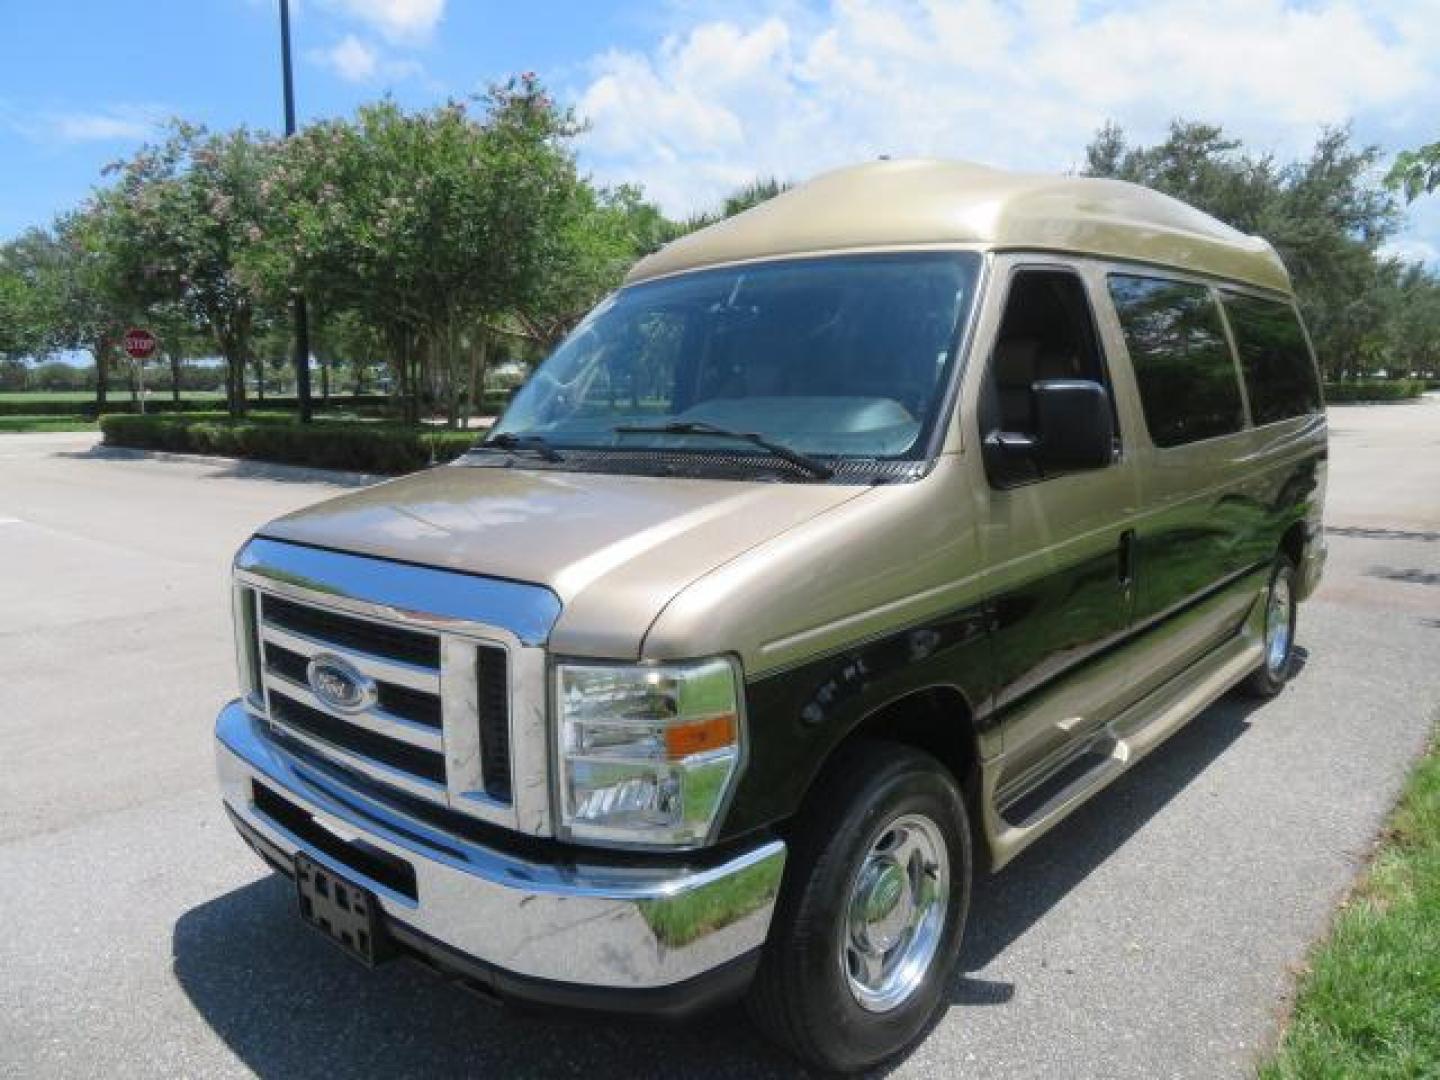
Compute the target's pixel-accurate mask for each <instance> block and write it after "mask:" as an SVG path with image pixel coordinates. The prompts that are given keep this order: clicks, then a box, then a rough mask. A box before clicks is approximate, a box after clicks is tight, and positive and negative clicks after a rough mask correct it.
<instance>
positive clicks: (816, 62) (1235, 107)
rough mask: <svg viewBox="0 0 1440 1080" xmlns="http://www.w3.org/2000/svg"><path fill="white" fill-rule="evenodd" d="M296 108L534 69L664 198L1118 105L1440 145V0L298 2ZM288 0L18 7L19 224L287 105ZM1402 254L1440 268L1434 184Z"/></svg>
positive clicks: (1023, 156)
mask: <svg viewBox="0 0 1440 1080" xmlns="http://www.w3.org/2000/svg"><path fill="white" fill-rule="evenodd" d="M293 7H294V24H293V30H294V37H295V53H296V70H295V77H296V92H297V98H298V104H299V113H300V116H301V119H302V122H303V120H304V119H306V118H312V117H317V116H327V115H334V114H337V113H344V112H347V111H348V110H350V109H352V108H353V107H354V106H355V105H357V104H358V103H360V102H362V101H365V100H369V99H372V98H375V97H377V96H380V95H381V94H384V93H387V92H389V93H392V94H393V95H394V96H395V97H396V98H397V99H399V100H400V101H401V102H403V103H406V104H409V105H424V104H427V103H432V102H436V101H441V100H444V99H445V98H446V97H447V96H458V95H464V94H467V93H470V92H472V91H474V90H476V89H479V88H480V87H482V86H483V85H484V84H485V83H487V82H489V81H491V80H495V79H500V78H503V77H504V76H506V75H507V74H510V73H513V72H519V71H526V70H533V71H536V72H538V73H539V74H540V75H541V76H542V78H544V79H545V80H546V81H547V82H548V83H549V84H550V85H551V86H552V87H553V88H554V89H555V90H556V91H557V92H558V93H559V94H560V96H561V97H562V98H563V99H565V100H568V101H569V102H571V103H573V104H574V105H576V107H577V108H578V109H579V111H580V112H581V113H582V115H584V116H585V117H587V118H588V119H589V120H590V122H591V130H590V131H589V133H588V134H587V135H586V136H585V138H584V140H583V142H582V144H581V161H582V164H583V165H584V166H585V168H586V169H588V170H589V171H591V172H592V173H593V174H594V175H595V176H596V177H597V178H599V179H601V180H603V181H619V180H626V181H635V182H640V183H642V184H644V185H645V187H646V188H647V190H648V191H650V192H651V194H652V195H653V196H654V197H655V198H657V199H658V200H660V202H661V203H662V204H663V205H664V206H665V207H666V208H667V209H668V210H670V211H672V212H676V213H679V212H684V211H688V210H692V209H695V208H698V207H702V206H707V205H710V204H712V203H714V202H715V201H716V200H718V199H719V198H720V197H721V196H722V195H723V194H724V193H725V192H726V191H727V190H729V189H731V188H733V187H735V186H737V185H739V184H741V183H743V182H744V181H746V180H747V179H749V178H751V177H753V176H754V175H756V174H775V175H780V176H784V177H787V178H790V179H794V180H800V179H804V178H805V177H807V176H809V175H811V174H813V173H815V172H817V171H819V170H821V169H824V168H827V167H830V166H833V165H837V164H841V163H844V162H847V161H854V160H858V159H863V158H869V157H874V156H876V155H877V154H880V153H888V154H892V155H895V156H901V155H907V154H929V155H937V156H946V157H968V158H974V159H977V160H982V161H986V162H989V163H991V164H997V165H1008V166H1014V167H1020V168H1035V169H1048V170H1063V169H1067V168H1073V167H1074V166H1075V165H1076V164H1077V163H1078V162H1079V160H1080V157H1081V154H1082V152H1083V148H1084V145H1085V143H1086V141H1087V139H1088V138H1089V136H1090V134H1091V133H1092V132H1093V131H1094V130H1095V128H1096V127H1098V126H1099V125H1100V124H1101V123H1102V122H1104V121H1105V120H1107V119H1115V120H1117V121H1119V122H1120V123H1121V124H1123V125H1124V126H1125V127H1126V129H1127V130H1128V131H1129V132H1130V133H1131V134H1132V135H1133V137H1135V138H1136V139H1140V140H1149V139H1153V138H1155V137H1157V136H1159V135H1161V134H1162V133H1163V130H1164V127H1165V124H1166V122H1167V121H1168V120H1169V119H1170V118H1171V117H1174V116H1186V117H1192V118H1198V119H1208V120H1213V121H1216V122H1219V123H1222V124H1224V125H1225V126H1226V127H1227V128H1229V129H1231V130H1232V131H1233V132H1234V133H1235V134H1237V135H1239V136H1241V137H1243V138H1244V139H1246V140H1247V142H1248V143H1250V144H1252V145H1253V146H1255V147H1257V148H1262V149H1268V150H1273V151H1275V152H1276V153H1277V154H1280V155H1281V156H1287V157H1288V156H1294V155H1296V154H1299V153H1303V152H1304V150H1305V149H1306V148H1307V147H1308V146H1309V145H1310V143H1311V142H1312V141H1313V139H1314V136H1315V133H1316V131H1317V130H1318V128H1319V126H1320V125H1321V124H1325V123H1340V122H1346V121H1350V122H1353V124H1354V126H1355V130H1356V133H1357V136H1358V137H1359V138H1360V139H1362V140H1365V141H1371V142H1376V143H1379V144H1381V145H1382V146H1384V147H1385V148H1386V149H1387V150H1391V151H1393V150H1394V149H1398V148H1401V147H1405V146H1413V145H1417V144H1420V143H1423V142H1430V141H1434V140H1436V139H1440V0H1401V2H1397V3H1386V4H1369V3H1364V2H1360V0H1355V2H1349V0H1304V2H1289V3H1287V2H1285V0H1113V2H1112V0H1105V2H1102V0H1084V2H1082V0H771V2H762V0H728V2H725V3H720V2H716V0H649V2H636V0H615V2H609V3H606V2H601V0H592V2H588V3H586V2H578V0H565V2H560V0H531V2H528V3H519V2H514V0H508V2H494V0H294V4H293ZM276 8H277V3H276V0H189V2H180V0H143V2H142V0H137V2H132V3H116V2H114V0H110V2H103V0H51V2H40V0H0V26H3V28H4V31H5V33H4V37H5V39H6V43H7V46H8V48H7V49H6V64H5V66H4V68H3V70H0V155H3V160H4V162H5V168H4V170H3V172H0V237H4V236H9V235H12V234H14V233H15V232H18V231H19V230H21V229H23V228H24V227H26V226H28V225H32V224H41V223H44V222H46V221H48V220H49V219H50V218H51V217H52V216H53V215H54V214H55V213H56V212H57V211H60V210H63V209H65V208H66V207H68V206H71V205H74V204H75V203H76V202H78V201H79V200H80V199H82V198H83V197H84V195H85V194H86V192H87V191H88V190H89V189H90V188H91V186H92V185H93V184H95V183H96V182H97V181H98V179H99V171H100V168H101V166H102V165H103V164H104V163H105V162H107V161H110V160H113V159H115V158H117V157H120V156H123V155H125V154H126V153H128V152H130V151H132V150H133V149H134V148H135V147H137V146H138V145H139V144H140V143H141V142H143V141H144V140H145V138H146V137H147V136H149V135H150V134H152V133H153V131H154V130H155V126H156V124H157V123H158V122H159V121H160V120H161V119H163V118H164V117H165V116H168V115H172V114H179V115H183V116H186V117H188V118H190V119H193V120H198V121H201V122H203V123H205V124H208V125H210V126H213V127H227V126H231V125H235V124H248V125H251V126H254V127H263V128H270V129H278V128H279V127H280V125H281V120H282V115H281V104H280V86H279V45H278V31H277V16H276ZM1393 248H1394V250H1395V251H1396V252H1398V253H1401V254H1404V255H1406V256H1409V257H1415V258H1421V259H1425V260H1428V261H1431V262H1434V263H1437V264H1440V198H1431V199H1429V200H1424V201H1422V202H1421V203H1418V204H1417V205H1416V207H1415V208H1414V209H1413V210H1412V212H1411V214H1410V218H1409V222H1408V225H1407V228H1406V230H1405V231H1404V233H1403V234H1402V235H1401V236H1400V237H1398V238H1397V239H1396V241H1395V242H1394V244H1393Z"/></svg>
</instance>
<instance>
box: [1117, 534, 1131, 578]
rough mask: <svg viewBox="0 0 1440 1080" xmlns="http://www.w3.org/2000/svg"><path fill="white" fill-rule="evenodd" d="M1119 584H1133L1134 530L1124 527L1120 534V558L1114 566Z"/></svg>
mask: <svg viewBox="0 0 1440 1080" xmlns="http://www.w3.org/2000/svg"><path fill="white" fill-rule="evenodd" d="M1116 571H1117V573H1118V574H1119V576H1120V584H1121V585H1123V586H1124V587H1125V588H1127V589H1128V588H1129V587H1130V586H1131V585H1133V584H1135V530H1134V529H1126V530H1125V531H1124V532H1122V533H1121V534H1120V559H1119V564H1118V566H1117V567H1116Z"/></svg>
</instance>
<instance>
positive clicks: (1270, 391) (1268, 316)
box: [1224, 293, 1320, 427]
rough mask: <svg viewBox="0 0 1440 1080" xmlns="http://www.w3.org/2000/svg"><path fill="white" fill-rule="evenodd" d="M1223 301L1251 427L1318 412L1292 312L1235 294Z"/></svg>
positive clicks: (1316, 389)
mask: <svg viewBox="0 0 1440 1080" xmlns="http://www.w3.org/2000/svg"><path fill="white" fill-rule="evenodd" d="M1224 303H1225V314H1226V316H1227V317H1228V318H1229V320H1230V330H1231V332H1232V333H1233V334H1234V335H1235V349H1236V351H1237V352H1239V354H1240V367H1241V370H1242V371H1243V372H1244V374H1245V389H1246V390H1247V391H1248V392H1249V394H1250V415H1251V416H1252V417H1253V418H1254V421H1255V424H1256V426H1257V427H1258V426H1259V425H1261V424H1273V423H1275V421H1277V420H1288V419H1290V418H1291V417H1292V416H1305V415H1306V414H1308V413H1314V412H1319V411H1320V385H1319V383H1318V382H1317V381H1316V378H1315V365H1314V364H1313V363H1312V362H1311V360H1310V349H1309V347H1308V346H1307V345H1306V343H1305V335H1304V333H1303V332H1302V331H1301V329H1300V320H1299V319H1298V318H1297V317H1296V315H1295V309H1294V308H1292V307H1291V306H1290V305H1289V304H1282V303H1280V302H1279V301H1276V300H1266V299H1264V298H1263V297H1258V296H1241V295H1240V294H1238V293H1226V294H1225V297H1224Z"/></svg>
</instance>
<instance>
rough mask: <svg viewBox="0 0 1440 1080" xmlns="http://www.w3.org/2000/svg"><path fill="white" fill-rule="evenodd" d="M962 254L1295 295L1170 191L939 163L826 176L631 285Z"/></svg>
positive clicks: (690, 239)
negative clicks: (916, 251)
mask: <svg viewBox="0 0 1440 1080" xmlns="http://www.w3.org/2000/svg"><path fill="white" fill-rule="evenodd" d="M952 244H969V245H979V246H982V247H987V248H993V249H995V250H1001V251H1004V250H1023V251H1066V252H1075V253H1078V254H1087V255H1102V256H1109V257H1111V258H1117V259H1131V260H1136V261H1139V262H1147V263H1158V264H1161V265H1164V266H1173V267H1177V268H1179V269H1184V270H1192V271H1198V272H1201V273H1207V274H1214V275H1216V276H1218V277H1224V278H1231V279H1234V280H1239V281H1245V282H1248V283H1250V284H1253V285H1259V286H1263V287H1265V288H1271V289H1278V290H1280V291H1282V292H1287V293H1288V292H1289V291H1290V278H1289V275H1288V274H1287V273H1286V272H1285V267H1284V266H1283V265H1282V264H1281V262H1280V259H1279V256H1277V255H1276V254H1275V250H1274V248H1272V247H1271V246H1270V245H1269V244H1268V243H1266V242H1265V241H1264V240H1262V239H1260V238H1259V237H1256V236H1247V235H1245V234H1244V233H1242V232H1240V231H1238V230H1236V229H1232V228H1231V227H1230V226H1228V225H1226V224H1224V223H1222V222H1220V221H1217V220H1216V219H1215V218H1213V217H1211V216H1210V215H1209V214H1206V213H1203V212H1201V211H1199V210H1196V209H1195V208H1194V207H1193V206H1189V205H1187V204H1185V203H1182V202H1180V201H1179V200H1178V199H1172V198H1171V197H1170V196H1168V195H1162V194H1160V193H1159V192H1158V191H1151V190H1150V189H1149V188H1145V187H1140V186H1139V185H1137V184H1128V183H1125V182H1123V181H1120V180H1101V179H1096V178H1092V177H1079V176H1050V175H1046V174H1043V173H1020V172H1009V171H1007V170H1004V169H992V168H989V167H987V166H984V165H976V164H972V163H969V162H962V161H929V160H915V161H872V162H868V163H866V164H863V165H854V166H851V167H849V168H844V169H836V170H835V171H833V172H828V173H824V174H822V175H820V176H817V177H816V178H815V179H813V180H811V181H810V182H809V183H806V184H802V185H800V186H799V187H796V188H793V189H791V190H790V191H787V192H785V193H784V194H782V195H779V196H777V197H776V198H774V199H771V200H770V201H768V202H765V203H762V204H761V205H759V206H757V207H755V208H753V209H751V210H747V211H746V212H745V213H743V214H738V215H736V216H735V217H732V218H728V219H727V220H725V221H722V222H719V223H718V224H715V225H711V226H710V227H709V228H707V229H701V230H700V231H699V232H695V233H691V234H690V235H689V236H683V237H681V238H680V239H678V240H676V241H674V242H673V243H670V244H667V245H666V246H665V247H663V248H661V249H660V250H659V251H657V252H656V253H655V254H653V255H649V256H647V257H646V258H644V259H641V260H640V261H639V262H638V263H636V264H635V266H634V268H633V269H632V270H631V271H630V274H629V277H628V278H627V279H626V280H627V282H636V281H644V280H646V279H648V278H654V277H661V276H663V275H666V274H674V273H678V272H680V271H684V270H693V269H696V268H699V267H703V266H715V265H719V264H723V263H733V262H744V261H746V260H749V259H766V258H775V257H777V256H785V255H803V254H809V253H818V252H836V251H849V250H855V249H863V248H880V249H885V248H891V249H893V248H904V247H911V246H915V245H930V246H941V247H943V246H946V245H952Z"/></svg>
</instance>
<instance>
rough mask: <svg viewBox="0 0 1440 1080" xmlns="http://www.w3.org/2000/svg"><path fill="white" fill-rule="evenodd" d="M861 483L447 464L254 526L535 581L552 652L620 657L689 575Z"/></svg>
mask: <svg viewBox="0 0 1440 1080" xmlns="http://www.w3.org/2000/svg"><path fill="white" fill-rule="evenodd" d="M867 490H869V489H868V488H866V487H860V486H851V485H839V484H835V485H832V484H795V483H776V482H766V481H737V480H700V479H675V478H669V477H667V478H663V479H661V478H656V477H648V476H616V475H608V474H601V473H569V472H558V471H555V472H551V471H547V470H529V469H524V468H515V467H511V468H499V467H477V466H465V465H448V466H442V467H440V468H436V469H431V470H429V471H427V472H423V473H417V474H415V475H413V476H408V477H404V478H402V479H399V480H392V481H389V482H387V483H383V484H377V485H375V486H374V487H370V488H366V489H365V490H363V491H359V492H355V493H353V494H348V495H342V496H340V497H339V498H335V499H331V500H329V501H327V502H323V503H319V504H318V505H316V506H312V507H310V508H308V509H305V510H301V511H299V512H297V513H293V514H289V515H287V516H286V517H282V518H279V519H277V520H276V521H273V522H271V523H270V524H268V525H266V526H264V527H263V528H261V529H260V530H259V535H261V536H266V537H270V538H271V539H275V540H288V541H292V542H295V543H301V544H310V545H314V546H317V547H325V548H332V549H335V550H339V551H350V552H355V553H357V554H361V555H371V556H375V557H377V558H382V559H394V560H399V561H403V562H408V563H418V564H421V565H425V566H435V567H440V568H443V569H448V570H459V571H463V572H465V573H470V574H482V575H486V576H490V577H498V578H508V579H510V580H512V581H522V582H531V583H534V584H536V585H543V586H545V587H546V588H548V589H550V590H552V591H553V592H554V593H555V594H556V595H557V596H559V597H560V600H561V602H562V603H563V604H564V610H563V611H562V612H561V615H560V618H559V621H558V622H557V623H556V625H555V627H554V629H553V630H552V631H551V634H550V640H549V644H550V648H551V649H552V650H553V651H554V652H556V653H558V654H562V655H571V656H593V657H609V658H615V659H626V658H636V657H639V655H640V650H641V646H642V643H643V641H644V638H645V633H646V631H647V630H648V629H649V627H650V625H651V623H652V622H654V620H655V618H656V617H657V616H658V615H659V614H660V612H661V611H662V610H663V609H664V607H665V605H666V604H668V603H669V602H670V600H671V599H672V598H673V597H674V596H675V595H676V593H678V592H679V591H680V590H681V589H683V588H684V587H685V586H686V585H688V584H690V583H691V582H692V581H694V580H695V579H696V578H698V577H700V576H702V575H703V574H706V573H708V572H709V571H711V570H713V569H715V568H716V567H718V566H721V565H723V564H725V563H727V562H729V561H730V560H732V559H734V558H736V557H737V556H739V555H741V554H743V553H744V552H745V551H747V550H749V549H750V548H753V547H755V546H756V545H758V544H762V543H764V542H765V541H767V540H770V539H772V538H774V537H776V536H778V535H780V534H781V533H782V532H785V531H786V530H787V529H790V528H793V527H794V526H796V525H798V524H800V523H802V522H804V521H807V520H809V519H811V518H813V517H815V516H816V515H817V514H822V513H824V512H826V511H827V510H830V509H833V508H834V507H837V506H839V505H841V504H842V503H845V502H848V501H850V500H852V499H855V498H858V497H859V496H861V495H863V494H864V493H865V492H866V491H867Z"/></svg>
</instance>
